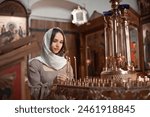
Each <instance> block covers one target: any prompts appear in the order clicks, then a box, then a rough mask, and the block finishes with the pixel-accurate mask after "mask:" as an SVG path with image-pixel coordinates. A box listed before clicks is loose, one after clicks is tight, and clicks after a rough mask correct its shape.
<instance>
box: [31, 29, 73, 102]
mask: <svg viewBox="0 0 150 117" xmlns="http://www.w3.org/2000/svg"><path fill="white" fill-rule="evenodd" d="M66 52H67V46H66V37H65V35H64V32H63V30H62V29H60V28H58V27H54V28H51V29H49V30H48V31H47V32H46V33H45V35H44V38H43V44H42V52H41V55H40V56H37V57H35V58H32V59H31V60H30V61H29V65H28V80H29V86H30V89H31V97H32V99H48V98H49V93H50V88H51V86H52V85H53V83H54V81H58V80H59V81H65V80H72V79H73V70H72V67H71V65H70V63H69V62H68V61H67V59H66V57H65V55H66Z"/></svg>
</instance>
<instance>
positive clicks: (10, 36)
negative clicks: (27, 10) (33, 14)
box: [0, 16, 26, 47]
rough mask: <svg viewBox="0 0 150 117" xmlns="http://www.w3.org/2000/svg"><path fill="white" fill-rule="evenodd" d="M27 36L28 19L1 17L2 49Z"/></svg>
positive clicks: (0, 44)
mask: <svg viewBox="0 0 150 117" xmlns="http://www.w3.org/2000/svg"><path fill="white" fill-rule="evenodd" d="M25 36H26V18H24V17H13V16H0V47H1V46H3V45H6V44H8V43H10V42H14V41H16V40H18V39H21V38H23V37H25Z"/></svg>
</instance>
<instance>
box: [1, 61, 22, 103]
mask: <svg viewBox="0 0 150 117" xmlns="http://www.w3.org/2000/svg"><path fill="white" fill-rule="evenodd" d="M21 82H22V81H21V64H20V63H18V64H15V65H12V66H9V67H7V68H5V69H3V70H1V71H0V100H19V99H21V96H22V92H21V90H22V88H21Z"/></svg>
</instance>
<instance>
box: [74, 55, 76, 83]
mask: <svg viewBox="0 0 150 117" xmlns="http://www.w3.org/2000/svg"><path fill="white" fill-rule="evenodd" d="M74 67H75V69H74V70H75V80H77V60H76V57H75V56H74Z"/></svg>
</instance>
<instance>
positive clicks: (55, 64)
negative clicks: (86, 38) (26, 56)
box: [32, 27, 67, 70]
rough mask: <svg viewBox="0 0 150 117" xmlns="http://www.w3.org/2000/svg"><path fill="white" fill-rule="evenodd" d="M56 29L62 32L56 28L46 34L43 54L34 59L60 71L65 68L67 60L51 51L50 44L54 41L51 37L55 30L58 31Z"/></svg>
mask: <svg viewBox="0 0 150 117" xmlns="http://www.w3.org/2000/svg"><path fill="white" fill-rule="evenodd" d="M56 28H57V29H59V30H61V29H60V28H58V27H55V28H51V29H49V30H48V31H47V32H46V33H45V35H44V38H43V41H44V42H43V45H42V54H41V56H38V57H35V58H33V59H37V60H39V61H40V62H42V63H44V64H45V65H47V66H49V67H51V68H53V69H56V70H59V69H61V68H63V67H64V65H66V64H67V60H66V59H65V58H64V56H58V55H56V54H54V53H53V52H52V51H51V50H50V49H49V48H50V43H51V41H52V40H51V36H52V32H53V29H56ZM61 31H62V30H61ZM62 32H63V31H62ZM64 38H65V37H64ZM33 59H32V60H33Z"/></svg>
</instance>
